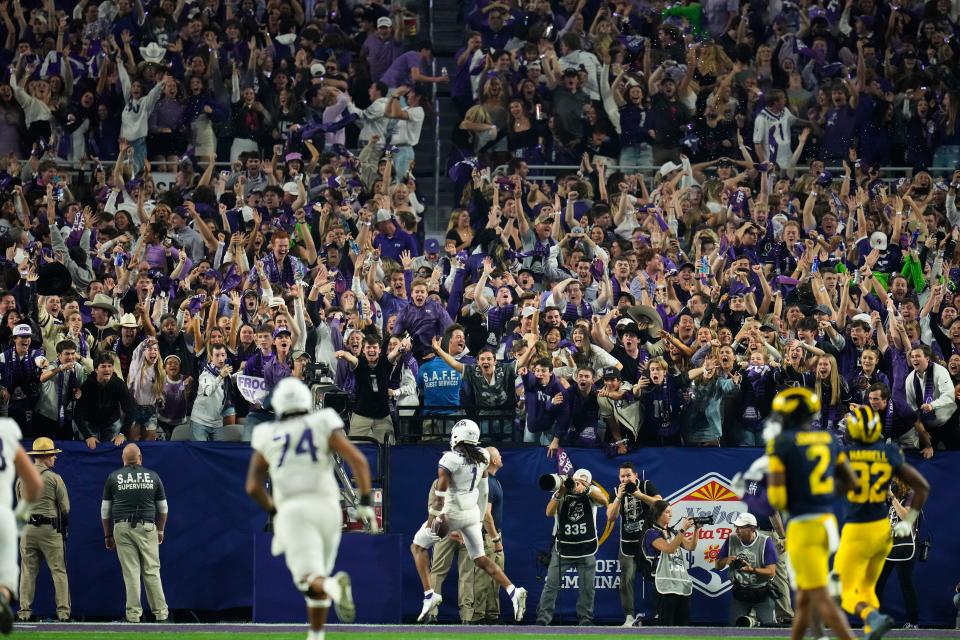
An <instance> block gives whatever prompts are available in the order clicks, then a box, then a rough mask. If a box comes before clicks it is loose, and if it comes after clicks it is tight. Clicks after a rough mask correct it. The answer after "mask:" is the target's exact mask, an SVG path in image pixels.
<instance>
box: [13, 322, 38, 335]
mask: <svg viewBox="0 0 960 640" xmlns="http://www.w3.org/2000/svg"><path fill="white" fill-rule="evenodd" d="M20 336H26V337H28V338H29V337H32V336H33V329H31V328H30V325H28V324H18V325H17V326H15V327H14V328H13V337H14V338H19V337H20Z"/></svg>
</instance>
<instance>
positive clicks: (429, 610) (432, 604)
mask: <svg viewBox="0 0 960 640" xmlns="http://www.w3.org/2000/svg"><path fill="white" fill-rule="evenodd" d="M441 602H443V596H441V595H440V594H439V593H436V592H434V593H431V594H430V595H429V596H425V597H424V598H423V608H422V609H420V615H419V616H417V622H423V621H424V619H425V618H427V617H428V616H430V615H434V616H436V615H437V610H438V609H439V608H440V603H441Z"/></svg>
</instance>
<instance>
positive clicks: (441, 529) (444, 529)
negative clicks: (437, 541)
mask: <svg viewBox="0 0 960 640" xmlns="http://www.w3.org/2000/svg"><path fill="white" fill-rule="evenodd" d="M430 531H431V532H432V533H433V535H435V536H437V537H438V538H446V537H447V536H448V535H449V534H450V525H449V524H448V523H447V517H446V516H445V515H443V514H440V515H439V516H437V517H436V518H434V519H433V524H431V525H430Z"/></svg>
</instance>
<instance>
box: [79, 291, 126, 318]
mask: <svg viewBox="0 0 960 640" xmlns="http://www.w3.org/2000/svg"><path fill="white" fill-rule="evenodd" d="M87 309H103V310H104V311H107V312H109V313H110V315H112V316H115V315H117V313H119V312H118V311H117V308H116V307H115V306H113V298H111V297H110V296H108V295H106V294H104V293H98V294H97V295H95V296H93V302H88V303H87Z"/></svg>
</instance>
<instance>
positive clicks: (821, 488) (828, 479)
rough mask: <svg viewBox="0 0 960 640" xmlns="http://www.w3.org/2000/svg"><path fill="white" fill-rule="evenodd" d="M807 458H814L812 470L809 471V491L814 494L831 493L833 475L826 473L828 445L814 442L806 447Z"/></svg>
mask: <svg viewBox="0 0 960 640" xmlns="http://www.w3.org/2000/svg"><path fill="white" fill-rule="evenodd" d="M807 458H808V459H810V460H816V464H815V465H814V467H813V471H811V472H810V493H812V494H813V495H815V496H819V495H823V494H825V493H833V476H831V475H827V471H828V470H829V469H830V447H829V446H827V445H825V444H815V445H812V446H810V447H809V448H808V449H807Z"/></svg>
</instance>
